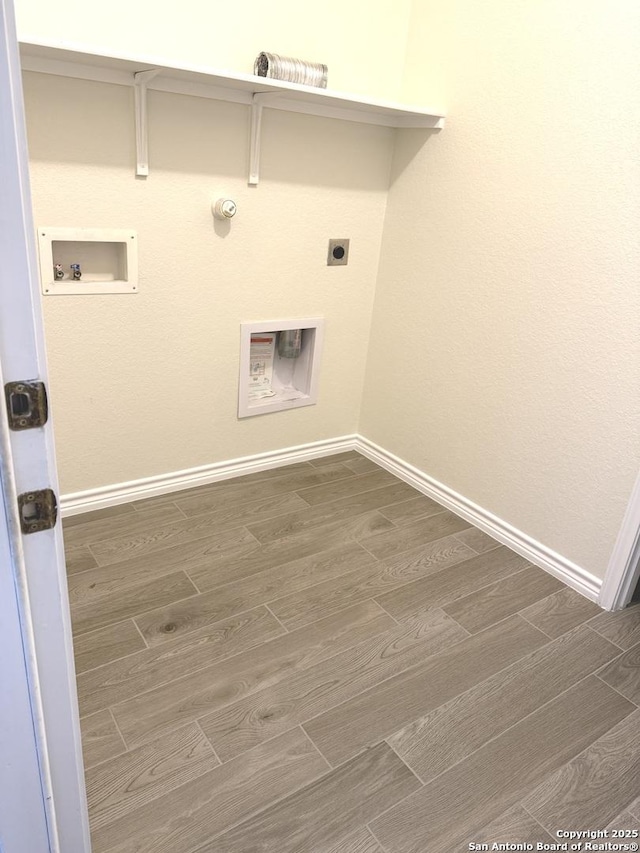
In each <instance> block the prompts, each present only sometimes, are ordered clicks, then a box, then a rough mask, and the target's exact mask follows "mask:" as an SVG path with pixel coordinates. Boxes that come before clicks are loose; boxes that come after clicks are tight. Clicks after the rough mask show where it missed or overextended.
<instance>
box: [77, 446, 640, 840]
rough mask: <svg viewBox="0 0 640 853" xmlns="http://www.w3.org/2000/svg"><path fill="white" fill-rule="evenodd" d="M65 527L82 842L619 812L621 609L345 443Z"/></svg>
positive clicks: (635, 696)
mask: <svg viewBox="0 0 640 853" xmlns="http://www.w3.org/2000/svg"><path fill="white" fill-rule="evenodd" d="M63 527H64V535H65V546H66V551H67V569H68V577H69V593H70V600H71V607H72V623H73V628H74V645H75V657H76V670H77V683H78V696H79V703H80V713H81V725H82V732H83V749H84V757H85V772H86V781H87V793H88V802H89V812H90V822H91V833H92V845H93V850H94V853H163V852H164V853H458V851H460V853H462V851H467V850H469V849H473V848H470V845H471V844H475V845H477V846H476V847H475V848H474V849H491V846H492V844H493V843H494V842H498V843H503V844H505V843H509V844H533V845H534V849H535V845H536V844H537V843H541V844H547V845H550V844H553V843H554V842H557V841H558V840H559V839H558V838H557V836H556V832H557V831H558V830H559V829H577V830H587V829H590V830H602V831H608V832H611V831H612V830H613V829H616V830H625V829H627V830H630V831H633V830H637V829H638V827H639V826H640V805H639V803H640V797H639V794H640V788H639V785H638V781H637V780H638V778H639V777H640V746H639V744H640V710H639V706H640V607H638V606H636V607H634V608H630V609H627V610H626V611H623V612H621V613H614V614H610V613H603V612H602V611H600V610H599V609H598V608H597V607H596V606H595V605H594V604H592V603H591V602H589V601H587V600H586V599H584V598H582V597H581V596H580V595H578V594H577V593H575V592H574V591H573V590H570V589H566V588H565V587H563V586H562V584H561V583H559V582H558V581H557V580H556V579H555V578H553V577H551V576H550V575H547V574H546V573H544V572H543V571H541V570H540V569H538V568H536V567H534V566H532V565H530V564H529V563H528V562H527V561H526V560H524V559H523V558H522V557H520V556H518V555H517V554H514V553H513V552H511V551H509V549H507V548H505V547H504V546H502V545H500V544H499V543H498V542H496V541H494V540H493V539H491V537H489V536H487V535H486V534H485V533H483V532H481V531H480V530H477V529H475V528H473V527H471V526H470V525H469V524H468V523H467V522H466V521H464V520H463V519H461V518H458V517H457V516H456V515H454V514H453V513H451V512H449V511H448V510H446V509H444V508H443V507H441V506H439V505H438V504H437V503H436V502H435V501H433V500H431V499H429V498H427V497H425V496H423V495H420V494H419V493H418V492H416V491H415V490H414V489H412V488H411V487H409V486H407V485H406V484H405V483H402V482H400V481H399V480H397V479H396V478H395V477H393V476H392V475H391V474H389V473H388V472H387V471H383V470H382V469H380V468H378V466H376V465H375V464H374V463H372V462H371V461H369V460H368V459H365V458H364V457H362V456H360V455H359V454H357V453H355V452H353V451H349V452H346V453H341V454H338V455H336V456H332V457H325V458H322V459H317V460H313V461H312V462H302V463H297V464H295V465H291V466H289V467H287V468H280V469H272V470H269V471H261V472H258V473H255V474H250V475H248V476H244V477H239V478H236V479H234V480H228V481H223V482H219V483H214V484H211V485H206V486H201V487H199V488H195V489H189V490H187V491H182V492H175V493H172V494H167V495H162V496H158V497H154V498H150V499H148V500H146V501H136V502H135V503H133V504H127V505H123V506H118V507H111V508H109V509H106V510H98V511H97V512H93V513H88V514H85V515H82V516H75V517H71V518H68V519H65V520H64V524H63ZM612 840H613V839H612ZM482 845H487V847H486V848H483V847H482ZM550 849H553V848H550Z"/></svg>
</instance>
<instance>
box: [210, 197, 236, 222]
mask: <svg viewBox="0 0 640 853" xmlns="http://www.w3.org/2000/svg"><path fill="white" fill-rule="evenodd" d="M237 210H238V206H237V205H236V203H235V201H233V199H230V198H219V199H218V200H217V201H216V202H215V203H214V205H213V215H214V216H215V217H216V219H231V218H232V217H233V216H235V215H236V212H237Z"/></svg>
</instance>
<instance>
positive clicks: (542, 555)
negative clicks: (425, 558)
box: [355, 436, 602, 601]
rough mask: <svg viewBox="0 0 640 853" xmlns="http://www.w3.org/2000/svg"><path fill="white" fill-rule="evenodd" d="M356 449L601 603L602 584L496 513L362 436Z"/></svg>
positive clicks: (573, 587) (587, 596) (530, 560)
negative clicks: (599, 597) (598, 599)
mask: <svg viewBox="0 0 640 853" xmlns="http://www.w3.org/2000/svg"><path fill="white" fill-rule="evenodd" d="M355 449H356V450H357V451H358V452H359V453H362V455H363V456H366V457H367V458H368V459H371V460H372V461H373V462H376V463H377V464H378V465H380V466H381V467H382V468H386V470H387V471H390V472H391V473H392V474H395V476H396V477H398V478H399V479H400V480H404V482H405V483H408V484H409V485H410V486H413V487H414V489H417V490H418V491H419V492H422V494H423V495H427V497H430V498H432V499H433V500H435V501H437V502H438V503H439V504H442V505H443V506H445V507H447V509H450V510H451V511H452V512H455V514H456V515H459V516H461V517H462V518H464V519H466V520H467V521H469V522H470V523H471V524H473V525H475V527H478V528H479V529H480V530H483V531H484V532H485V533H487V534H488V535H489V536H492V537H493V538H494V539H497V540H498V542H502V544H503V545H506V546H507V547H508V548H511V550H512V551H515V552H516V553H518V554H520V555H521V556H522V557H524V558H525V559H526V560H529V562H531V563H534V564H535V565H536V566H539V567H540V568H541V569H544V570H545V571H546V572H549V574H551V575H553V576H554V577H556V578H558V580H561V581H562V582H563V583H565V584H566V585H567V586H570V587H572V589H575V590H577V592H580V593H582V595H584V596H586V598H589V599H591V601H596V600H597V598H598V594H599V592H600V587H601V586H602V581H601V580H600V578H597V577H595V576H594V575H592V574H591V573H590V572H588V571H587V570H586V569H583V568H582V567H581V566H578V565H576V564H575V563H572V562H571V561H570V560H567V559H566V557H563V556H562V555H561V554H558V553H556V552H555V551H552V550H551V548H547V547H546V546H545V545H542V543H540V542H537V541H536V540H535V539H532V538H531V537H530V536H527V534H526V533H523V532H522V531H521V530H518V529H517V528H515V527H512V526H511V525H510V524H508V523H507V522H506V521H503V520H502V519H501V518H498V517H497V516H495V515H493V513H491V512H488V510H486V509H483V508H482V507H481V506H478V505H477V504H475V503H473V501H470V500H469V499H468V498H465V497H464V496H463V495H460V494H458V493H457V492H454V491H453V489H450V488H448V487H447V486H445V485H443V484H442V483H439V482H438V481H437V480H434V479H433V477H430V476H429V475H428V474H425V473H424V472H423V471H420V470H419V469H418V468H414V467H413V465H409V464H408V463H407V462H404V461H403V460H402V459H399V458H398V457H397V456H394V455H393V454H392V453H389V452H388V451H386V450H383V448H382V447H378V445H376V444H374V443H373V442H372V441H369V440H368V439H366V438H363V437H362V436H359V437H358V440H357V442H356V447H355Z"/></svg>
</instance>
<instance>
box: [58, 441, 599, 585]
mask: <svg viewBox="0 0 640 853" xmlns="http://www.w3.org/2000/svg"><path fill="white" fill-rule="evenodd" d="M345 450H357V451H358V452H359V453H361V454H362V455H363V456H366V457H367V458H368V459H371V460H372V461H373V462H376V463H377V464H378V465H380V466H381V467H382V468H385V469H386V470H387V471H390V472H391V473H392V474H395V476H396V477H398V478H399V479H400V480H404V482H405V483H408V484H409V485H410V486H413V487H414V488H415V489H417V490H418V491H419V492H422V494H424V495H427V496H428V497H430V498H433V500H435V501H437V502H438V503H439V504H442V505H443V506H445V507H447V509H450V510H451V511H452V512H455V513H456V515H459V516H461V517H462V518H464V519H466V520H467V521H469V522H470V523H471V524H473V525H475V526H476V527H478V528H479V529H480V530H483V531H484V532H485V533H488V534H489V536H492V537H493V538H494V539H497V540H498V541H499V542H502V544H503V545H506V546H507V547H508V548H511V549H512V550H513V551H516V553H518V554H520V555H521V556H523V557H524V558H525V559H527V560H529V561H530V562H532V563H534V564H535V565H536V566H540V568H541V569H544V570H545V571H547V572H549V573H550V574H552V575H554V576H555V577H557V578H558V579H559V580H561V581H562V582H563V583H565V584H567V586H570V587H572V588H573V589H575V590H577V591H578V592H580V593H582V595H584V596H586V597H587V598H589V599H591V600H592V601H596V600H597V598H598V595H599V593H600V588H601V586H602V581H601V580H600V578H597V577H595V576H594V575H592V574H591V573H590V572H588V571H587V570H586V569H583V568H582V567H581V566H578V565H576V564H575V563H572V562H571V561H570V560H567V559H566V558H565V557H563V556H562V555H561V554H558V553H556V552H555V551H552V550H551V549H550V548H547V547H546V546H545V545H542V544H541V543H540V542H537V541H536V540H535V539H532V538H531V537H530V536H527V534H526V533H523V532H522V531H521V530H518V529H517V528H515V527H512V525H510V524H508V523H507V522H506V521H503V520H502V519H501V518H498V517H497V516H495V515H493V513H490V512H488V510H486V509H483V508H482V507H481V506H478V505H477V504H475V503H473V501H470V500H469V499H468V498H465V497H464V496H463V495H460V494H458V493H457V492H454V491H453V489H450V488H448V487H447V486H445V485H443V484H442V483H439V482H438V481H437V480H434V479H433V477H430V476H429V475H428V474H425V473H424V472H423V471H420V470H419V469H418V468H415V467H414V466H413V465H409V464H408V463H407V462H404V461H403V460H402V459H399V458H398V457H397V456H394V455H393V454H392V453H389V452H388V451H386V450H384V449H383V448H382V447H378V446H377V445H376V444H374V443H373V442H372V441H369V440H368V439H366V438H363V437H362V436H359V435H343V436H341V437H340V438H335V439H328V440H326V441H314V442H311V443H310V444H301V445H298V446H296V447H286V448H284V449H283V450H272V451H268V452H266V453H256V454H254V455H253V456H243V457H242V458H240V459H231V460H229V461H227V462H216V463H214V464H213V465H202V466H200V467H199V468H189V469H187V470H185V471H175V472H173V473H171V474H163V475H160V476H157V477H146V478H144V479H141V480H133V481H131V482H128V483H118V484H116V485H114V486H102V487H100V488H97V489H89V490H87V491H84V492H75V493H73V494H68V495H63V496H62V497H61V500H60V507H61V512H62V515H63V517H66V516H70V515H76V514H77V513H81V512H90V511H91V510H94V509H103V508H104V507H109V506H116V505H117V504H122V503H129V502H130V501H138V500H143V499H144V498H151V497H154V496H156V495H164V494H168V493H170V492H177V491H182V490H183V489H192V488H194V487H195V486H204V485H206V484H207V483H215V482H217V481H218V480H228V479H230V478H231V477H239V476H241V475H242V474H252V473H254V472H255V471H264V470H266V469H268V468H280V467H282V466H285V465H292V464H294V463H295V462H307V461H309V460H311V459H318V458H320V457H321V456H331V455H332V454H334V453H342V452H344V451H345Z"/></svg>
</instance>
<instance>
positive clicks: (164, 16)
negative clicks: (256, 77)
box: [16, 0, 411, 98]
mask: <svg viewBox="0 0 640 853" xmlns="http://www.w3.org/2000/svg"><path fill="white" fill-rule="evenodd" d="M410 7H411V0H349V2H347V3H345V2H344V0H323V2H322V3H300V0H272V2H266V0H233V2H230V0H224V2H223V0H207V2H203V0H182V2H180V3H179V4H172V3H158V2H157V0H135V2H131V0H110V2H109V3H96V2H91V0H89V1H88V2H87V0H56V2H54V3H52V2H50V0H16V17H17V26H18V34H19V37H20V38H21V39H22V40H29V39H36V40H42V41H53V42H55V43H59V42H60V41H66V42H79V43H82V44H86V45H90V46H92V47H93V48H94V49H96V50H100V49H101V48H102V49H104V50H106V51H107V52H109V51H120V52H123V53H124V52H129V53H133V54H143V53H147V54H151V55H154V56H160V57H164V58H166V60H167V61H175V62H177V63H180V62H183V63H184V62H188V63H196V64H198V63H199V64H203V65H210V66H213V67H215V68H226V69H230V70H233V71H237V72H243V73H247V74H250V73H252V72H253V62H254V60H255V58H256V56H257V55H258V54H259V53H260V51H263V50H266V51H270V52H272V53H280V54H282V55H284V56H295V57H298V58H300V59H305V60H307V61H309V62H324V63H325V64H326V65H328V66H329V86H330V87H331V88H332V89H341V90H343V91H347V92H350V91H353V92H361V93H364V94H369V95H372V96H377V97H381V98H394V97H396V96H397V94H398V91H399V88H400V83H401V80H402V72H403V66H404V57H405V47H406V40H407V28H408V22H409V12H410Z"/></svg>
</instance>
